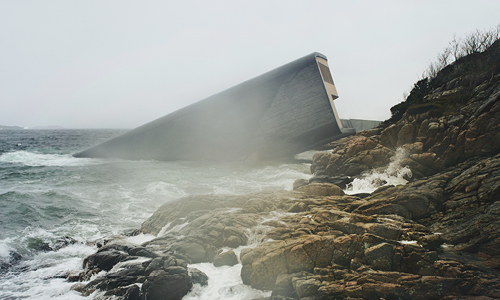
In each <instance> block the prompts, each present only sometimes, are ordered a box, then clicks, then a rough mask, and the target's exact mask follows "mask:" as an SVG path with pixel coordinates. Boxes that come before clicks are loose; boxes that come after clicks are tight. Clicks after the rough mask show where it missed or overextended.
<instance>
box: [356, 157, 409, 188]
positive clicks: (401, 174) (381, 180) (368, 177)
mask: <svg viewBox="0 0 500 300" xmlns="http://www.w3.org/2000/svg"><path fill="white" fill-rule="evenodd" d="M407 157H408V152H407V151H406V150H405V149H403V148H397V149H396V153H395V154H394V156H393V157H391V162H390V163H389V165H388V166H387V168H386V169H385V170H384V171H383V172H378V171H370V172H368V173H364V174H362V175H361V177H360V178H356V179H354V180H353V181H352V182H351V183H349V184H348V185H347V188H346V193H348V194H357V193H371V192H373V191H374V190H376V189H377V188H379V187H381V186H384V185H399V184H406V183H407V182H408V180H407V178H411V177H412V173H411V170H410V168H408V166H404V165H403V164H404V160H405V159H406V158H407Z"/></svg>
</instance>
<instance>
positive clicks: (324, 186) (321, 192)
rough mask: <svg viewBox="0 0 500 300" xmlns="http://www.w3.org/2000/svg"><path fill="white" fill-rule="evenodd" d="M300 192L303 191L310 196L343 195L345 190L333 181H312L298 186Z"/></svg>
mask: <svg viewBox="0 0 500 300" xmlns="http://www.w3.org/2000/svg"><path fill="white" fill-rule="evenodd" d="M297 191H298V192H303V193H304V194H306V195H310V196H342V195H344V194H345V193H344V191H343V190H342V189H341V188H340V187H338V186H336V185H334V184H331V183H310V184H308V185H305V186H301V187H299V188H297Z"/></svg>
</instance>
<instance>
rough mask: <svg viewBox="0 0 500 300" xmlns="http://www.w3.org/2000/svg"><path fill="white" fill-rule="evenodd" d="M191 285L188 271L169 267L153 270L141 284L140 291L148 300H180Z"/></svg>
mask: <svg viewBox="0 0 500 300" xmlns="http://www.w3.org/2000/svg"><path fill="white" fill-rule="evenodd" d="M191 287H192V283H191V278H190V277H189V274H188V271H187V270H186V269H185V268H182V267H170V268H168V269H166V270H157V271H153V272H152V273H151V274H150V275H149V276H148V277H147V279H146V281H145V282H144V284H143V285H142V288H141V291H142V293H143V294H144V296H145V298H146V299H148V300H180V299H182V297H184V296H185V295H186V294H187V293H188V292H189V290H190V289H191Z"/></svg>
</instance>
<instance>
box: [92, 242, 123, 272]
mask: <svg viewBox="0 0 500 300" xmlns="http://www.w3.org/2000/svg"><path fill="white" fill-rule="evenodd" d="M101 249H103V248H101ZM129 259H131V257H130V255H128V254H127V253H125V252H122V251H118V250H114V249H103V250H100V251H97V253H95V254H92V255H90V256H89V257H87V258H85V260H84V261H83V265H84V268H85V269H88V270H91V269H94V268H97V269H100V270H104V271H109V270H111V268H113V266H114V265H116V264H117V263H119V262H121V261H125V260H129Z"/></svg>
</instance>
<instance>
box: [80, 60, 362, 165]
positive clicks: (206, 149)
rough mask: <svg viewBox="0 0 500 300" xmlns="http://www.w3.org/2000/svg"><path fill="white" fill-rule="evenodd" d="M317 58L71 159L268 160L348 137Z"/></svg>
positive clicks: (267, 75) (245, 84)
mask: <svg viewBox="0 0 500 300" xmlns="http://www.w3.org/2000/svg"><path fill="white" fill-rule="evenodd" d="M318 60H321V62H322V63H323V64H325V63H326V57H325V56H323V55H322V54H319V53H312V54H310V55H307V56H305V57H303V58H300V59H298V60H295V61H293V62H291V63H288V64H286V65H284V66H281V67H279V68H277V69H274V70H272V71H270V72H267V73H265V74H263V75H260V76H258V77H255V78H253V79H251V80H248V81H246V82H243V83H241V84H239V85H236V86H234V87H232V88H230V89H227V90H225V91H223V92H220V93H218V94H215V95H213V96H210V97H208V98H206V99H204V100H201V101H199V102H197V103H194V104H192V105H190V106H187V107H185V108H182V109H180V110H178V111H175V112H173V113H171V114H168V115H166V116H164V117H162V118H159V119H157V120H154V121H152V122H150V123H147V124H145V125H143V126H140V127H138V128H136V129H133V130H131V131H130V132H128V133H126V134H124V135H121V136H119V137H116V138H114V139H112V140H109V141H107V142H104V143H102V144H100V145H97V146H94V147H92V148H90V149H88V150H85V151H82V152H80V153H77V154H75V156H76V157H116V158H124V159H157V160H177V159H182V160H198V159H213V160H233V159H245V158H250V157H254V158H258V159H269V158H275V157H283V156H288V155H293V154H296V153H299V152H301V151H304V150H308V149H310V148H312V147H314V146H315V145H319V144H321V143H326V142H329V141H331V140H333V139H335V138H338V137H340V136H343V135H345V134H347V133H352V132H353V130H349V129H342V128H341V127H342V125H341V123H340V120H338V118H337V117H336V111H335V106H334V105H333V100H334V99H336V98H337V97H338V95H336V90H335V86H334V85H333V80H330V79H331V74H328V75H329V79H328V81H331V82H328V83H327V84H328V85H329V88H328V89H327V88H326V84H325V81H324V79H323V77H322V74H321V72H320V69H319V65H318ZM326 64H327V63H326ZM327 69H328V68H327ZM324 70H325V68H324V67H323V72H325V71H324ZM328 72H329V70H328ZM323 75H324V76H325V78H326V77H328V75H326V74H323ZM325 80H326V79H325ZM332 86H333V89H332ZM332 91H333V93H335V94H332Z"/></svg>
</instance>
